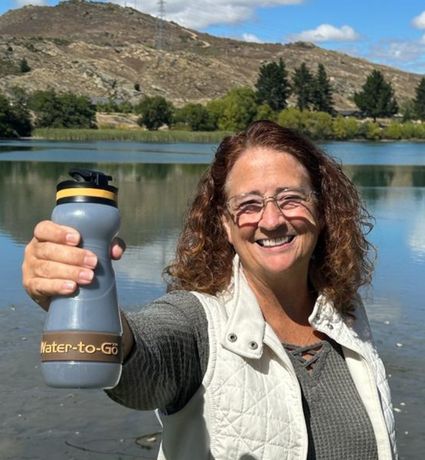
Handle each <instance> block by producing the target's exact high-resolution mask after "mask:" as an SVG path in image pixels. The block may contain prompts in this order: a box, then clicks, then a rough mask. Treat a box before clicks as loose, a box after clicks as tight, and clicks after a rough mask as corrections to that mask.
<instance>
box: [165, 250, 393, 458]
mask: <svg viewBox="0 0 425 460" xmlns="http://www.w3.org/2000/svg"><path fill="white" fill-rule="evenodd" d="M229 292H230V294H227V295H226V296H222V297H215V296H210V295H206V294H199V293H194V294H195V295H196V296H197V297H198V298H199V300H200V301H201V303H202V305H203V307H204V309H205V312H206V315H207V318H208V335H209V342H210V343H209V347H210V356H209V364H208V369H207V372H206V375H205V377H204V380H203V384H202V386H201V387H200V388H199V390H198V391H197V392H196V394H195V395H194V396H193V398H192V399H191V400H190V401H189V403H188V404H187V405H186V406H185V407H184V408H183V409H182V410H180V411H179V412H177V413H176V414H172V415H160V419H161V423H162V424H163V436H162V444H161V448H160V452H159V456H158V459H160V460H165V459H166V460H206V459H214V460H284V459H285V460H305V459H306V457H307V450H308V437H307V429H306V425H305V421H304V414H303V408H302V401H301V390H300V387H299V384H298V380H297V378H296V375H295V371H294V369H293V367H292V364H291V362H290V360H289V358H288V356H287V354H286V352H285V351H284V348H283V347H282V345H281V343H280V342H279V339H278V338H277V336H276V335H275V333H274V332H273V330H272V329H271V327H270V326H269V325H268V324H267V323H265V321H264V318H263V316H262V313H261V310H260V307H259V306H258V303H257V301H256V298H255V296H254V294H253V292H252V291H251V289H250V288H249V286H248V283H247V282H246V279H245V276H244V275H243V273H242V270H241V269H240V267H239V259H238V257H235V260H234V276H233V282H232V287H231V289H230V290H229ZM356 317H357V318H356V320H355V321H354V323H355V324H352V325H350V326H348V325H347V324H345V323H344V322H343V321H342V319H341V316H340V315H339V314H338V313H337V312H336V311H335V310H334V308H333V307H332V305H331V304H330V303H329V302H326V300H325V299H324V298H323V297H319V298H318V300H317V302H316V305H315V308H314V311H313V313H312V315H311V316H310V318H309V321H310V323H311V324H312V325H313V326H314V327H315V328H316V329H318V330H321V331H323V332H324V333H326V334H327V335H328V336H329V337H331V338H333V339H334V340H335V341H337V342H338V343H340V344H341V345H342V347H343V351H344V355H345V358H346V361H347V364H348V367H349V369H350V372H351V375H352V377H353V380H354V383H355V384H356V387H357V389H358V391H359V394H360V397H361V398H362V400H363V402H364V404H365V407H366V410H367V412H368V414H369V416H370V419H371V422H372V426H373V429H374V432H375V437H376V440H377V445H378V455H379V460H391V459H394V458H397V454H396V448H395V434H394V418H393V414H392V408H391V401H390V393H389V388H388V384H387V381H386V378H385V371H384V368H383V365H382V362H381V361H380V359H379V358H378V356H377V353H376V350H375V348H374V347H373V345H372V342H371V335H370V329H369V326H368V324H367V319H366V316H365V313H364V310H363V308H362V307H361V305H359V307H358V312H357V313H356ZM378 393H379V394H378Z"/></svg>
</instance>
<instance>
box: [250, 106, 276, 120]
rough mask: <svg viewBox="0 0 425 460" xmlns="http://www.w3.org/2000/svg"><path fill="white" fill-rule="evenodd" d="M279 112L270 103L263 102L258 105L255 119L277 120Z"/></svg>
mask: <svg viewBox="0 0 425 460" xmlns="http://www.w3.org/2000/svg"><path fill="white" fill-rule="evenodd" d="M277 117H278V114H277V112H275V111H274V110H272V109H271V107H270V106H269V105H268V104H261V105H259V106H258V107H257V114H256V115H255V118H254V120H271V121H277Z"/></svg>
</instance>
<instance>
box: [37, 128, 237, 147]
mask: <svg viewBox="0 0 425 460" xmlns="http://www.w3.org/2000/svg"><path fill="white" fill-rule="evenodd" d="M228 134H231V133H230V132H227V131H211V132H201V131H199V132H194V131H172V130H163V131H162V130H161V131H145V130H142V129H140V130H139V129H131V130H130V129H61V128H39V129H35V130H34V131H33V134H32V138H33V139H37V138H38V139H49V140H57V141H134V142H158V143H174V142H188V143H206V144H209V143H211V144H215V143H218V142H220V141H221V140H222V139H223V137H224V136H226V135H228Z"/></svg>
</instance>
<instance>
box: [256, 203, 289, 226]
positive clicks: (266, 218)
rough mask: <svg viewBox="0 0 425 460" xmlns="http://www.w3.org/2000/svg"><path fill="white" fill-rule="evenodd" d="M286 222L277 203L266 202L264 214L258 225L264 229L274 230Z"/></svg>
mask: <svg viewBox="0 0 425 460" xmlns="http://www.w3.org/2000/svg"><path fill="white" fill-rule="evenodd" d="M285 222H286V219H285V217H284V215H283V213H282V211H281V210H280V209H279V207H278V205H277V204H276V201H275V200H273V199H268V200H266V201H265V203H264V208H263V214H262V215H261V219H260V221H259V223H258V225H259V226H261V227H263V228H267V229H274V228H276V227H279V226H281V225H282V224H284V223H285Z"/></svg>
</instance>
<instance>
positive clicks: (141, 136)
mask: <svg viewBox="0 0 425 460" xmlns="http://www.w3.org/2000/svg"><path fill="white" fill-rule="evenodd" d="M284 126H287V127H288V128H293V129H297V130H299V131H301V132H303V133H304V134H305V135H307V136H309V137H310V138H312V139H315V140H323V141H325V140H336V141H345V140H368V141H379V140H418V141H424V140H425V123H413V122H405V123H401V122H390V123H389V124H387V125H385V126H382V125H380V124H378V123H377V122H373V121H366V122H363V123H360V122H359V121H358V120H350V119H349V118H348V119H346V118H336V119H334V123H333V124H332V125H327V124H321V123H320V122H317V120H316V121H315V123H307V124H306V125H302V126H297V124H293V123H289V124H284ZM229 134H232V133H231V132H230V131H178V130H167V129H166V130H158V131H147V130H144V129H119V128H108V129H105V128H101V129H65V128H37V129H35V130H34V131H33V133H32V138H33V139H48V140H58V141H133V142H157V143H175V142H187V143H211V144H215V143H219V142H220V141H221V140H222V139H223V137H224V136H226V135H229Z"/></svg>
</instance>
